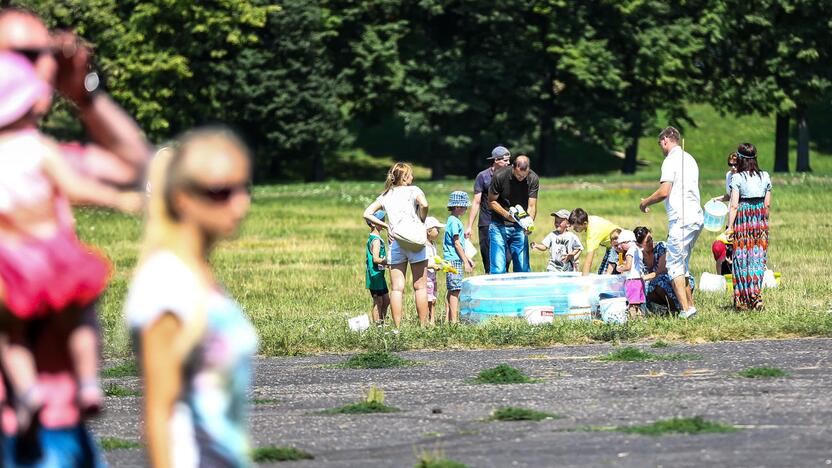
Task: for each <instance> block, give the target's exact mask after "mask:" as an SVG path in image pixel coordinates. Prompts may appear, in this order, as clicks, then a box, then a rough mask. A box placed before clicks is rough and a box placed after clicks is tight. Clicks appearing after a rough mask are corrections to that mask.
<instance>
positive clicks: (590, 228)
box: [569, 208, 621, 275]
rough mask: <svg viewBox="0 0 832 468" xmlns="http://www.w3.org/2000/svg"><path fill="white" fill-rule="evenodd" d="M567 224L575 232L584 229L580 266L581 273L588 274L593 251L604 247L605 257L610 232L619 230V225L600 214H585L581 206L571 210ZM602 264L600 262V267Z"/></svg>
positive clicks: (593, 254) (605, 255) (608, 247)
mask: <svg viewBox="0 0 832 468" xmlns="http://www.w3.org/2000/svg"><path fill="white" fill-rule="evenodd" d="M569 225H570V226H572V229H573V230H575V232H583V231H586V244H585V246H586V258H584V263H583V266H582V267H581V274H583V275H588V274H589V269H590V268H592V259H593V257H594V256H595V251H596V250H598V248H599V247H601V246H604V247H606V248H607V252H606V253H605V254H604V258H607V254H609V250H610V233H611V232H612V231H614V230H616V229H619V230H620V229H621V227H619V226H618V225H616V224H615V223H613V222H611V221H608V220H606V219H604V218H602V217H600V216H590V215H587V213H586V211H584V209H583V208H575V209H574V210H572V213H570V214H569ZM604 266H605V265H604V263H603V262H602V264H601V268H603V267H604ZM600 273H601V272H599V274H600Z"/></svg>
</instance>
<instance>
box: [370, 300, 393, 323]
mask: <svg viewBox="0 0 832 468" xmlns="http://www.w3.org/2000/svg"><path fill="white" fill-rule="evenodd" d="M388 307H390V295H389V294H385V295H383V296H373V308H372V309H371V310H370V315H371V316H372V317H373V322H374V323H383V322H384V319H385V318H386V317H387V308H388Z"/></svg>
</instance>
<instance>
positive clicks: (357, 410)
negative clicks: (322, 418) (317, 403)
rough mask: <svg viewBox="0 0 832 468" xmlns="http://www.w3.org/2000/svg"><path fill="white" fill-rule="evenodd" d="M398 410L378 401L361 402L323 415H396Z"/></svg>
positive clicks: (331, 409) (334, 409) (328, 411)
mask: <svg viewBox="0 0 832 468" xmlns="http://www.w3.org/2000/svg"><path fill="white" fill-rule="evenodd" d="M398 411H399V410H398V408H393V407H392V406H387V405H385V404H384V403H379V402H377V401H361V402H358V403H350V404H349V405H344V406H339V407H337V408H330V409H328V410H323V411H321V414H370V413H396V412H398Z"/></svg>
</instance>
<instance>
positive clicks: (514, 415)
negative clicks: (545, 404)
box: [489, 406, 559, 421]
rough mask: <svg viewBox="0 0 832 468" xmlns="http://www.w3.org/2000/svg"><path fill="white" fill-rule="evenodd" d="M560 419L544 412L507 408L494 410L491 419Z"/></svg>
mask: <svg viewBox="0 0 832 468" xmlns="http://www.w3.org/2000/svg"><path fill="white" fill-rule="evenodd" d="M558 417H559V416H557V415H555V414H551V413H546V412H544V411H537V410H532V409H528V408H517V407H515V406H506V407H503V408H498V409H496V410H494V412H493V413H491V418H489V419H490V420H492V421H543V420H544V419H556V418H558Z"/></svg>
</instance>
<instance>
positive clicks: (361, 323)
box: [347, 314, 370, 332]
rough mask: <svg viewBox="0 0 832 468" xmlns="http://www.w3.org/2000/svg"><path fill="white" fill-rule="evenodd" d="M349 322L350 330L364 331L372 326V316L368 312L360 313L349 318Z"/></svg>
mask: <svg viewBox="0 0 832 468" xmlns="http://www.w3.org/2000/svg"><path fill="white" fill-rule="evenodd" d="M347 323H349V326H350V330H352V331H354V332H363V331H364V330H366V329H368V328H370V317H369V316H368V315H367V314H364V315H359V316H358V317H353V318H351V319H349V321H348V322H347Z"/></svg>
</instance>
